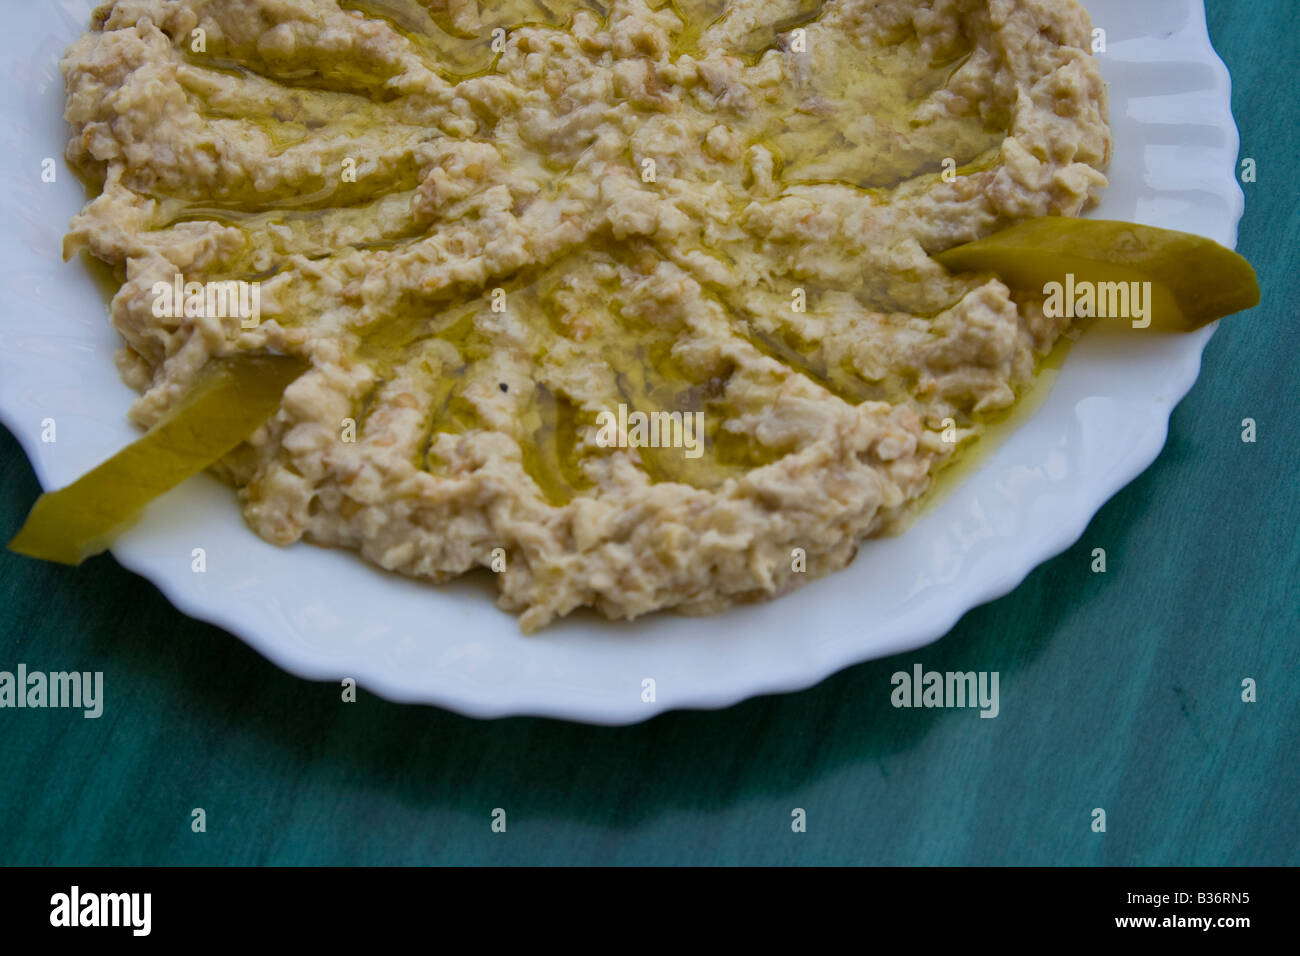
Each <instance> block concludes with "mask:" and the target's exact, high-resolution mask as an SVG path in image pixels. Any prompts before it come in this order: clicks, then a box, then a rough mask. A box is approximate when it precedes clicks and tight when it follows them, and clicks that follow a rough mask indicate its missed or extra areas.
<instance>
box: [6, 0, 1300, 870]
mask: <svg viewBox="0 0 1300 956" xmlns="http://www.w3.org/2000/svg"><path fill="white" fill-rule="evenodd" d="M1208 8H1209V19H1210V27H1211V35H1212V37H1213V38H1214V41H1215V45H1216V47H1217V49H1218V50H1219V51H1220V53H1221V54H1222V55H1223V56H1224V58H1225V60H1226V61H1227V63H1228V65H1229V68H1230V69H1231V71H1232V73H1233V77H1234V95H1233V103H1234V111H1235V114H1236V116H1237V120H1238V123H1239V125H1240V127H1241V132H1242V155H1243V156H1249V157H1253V158H1254V159H1255V160H1256V161H1257V163H1258V167H1259V181H1258V182H1257V183H1255V184H1253V185H1247V186H1246V187H1245V189H1246V191H1247V209H1246V218H1245V220H1244V222H1243V224H1242V231H1241V242H1240V246H1239V248H1240V251H1241V252H1242V253H1243V254H1244V255H1245V256H1247V257H1248V258H1249V259H1250V260H1251V261H1252V262H1253V263H1254V264H1255V266H1256V268H1257V269H1258V271H1259V274H1260V279H1261V283H1262V286H1263V290H1264V304H1263V305H1262V306H1261V307H1260V308H1258V309H1255V310H1254V311H1252V312H1250V313H1247V314H1245V315H1242V316H1238V317H1236V318H1234V319H1232V320H1229V321H1227V322H1225V323H1224V324H1223V326H1222V328H1221V329H1220V331H1219V332H1218V334H1217V335H1216V336H1215V337H1214V339H1213V340H1212V341H1211V343H1210V345H1209V348H1208V350H1207V351H1206V355H1205V366H1204V370H1203V372H1202V374H1201V377H1200V380H1199V381H1198V383H1197V384H1196V387H1195V388H1194V389H1193V391H1192V392H1191V394H1190V395H1189V396H1188V398H1187V399H1186V400H1185V401H1184V402H1183V403H1182V404H1181V405H1180V406H1179V408H1178V409H1177V410H1176V412H1175V413H1174V415H1173V419H1172V422H1171V429H1170V436H1169V442H1168V445H1167V446H1166V448H1165V450H1164V452H1163V454H1162V455H1161V456H1160V458H1159V460H1158V461H1157V462H1156V464H1155V465H1154V466H1153V467H1152V468H1151V469H1150V470H1149V471H1147V472H1146V473H1145V474H1144V475H1142V476H1141V477H1140V478H1139V479H1137V480H1136V481H1135V482H1133V483H1132V484H1131V485H1130V486H1129V487H1128V488H1126V489H1125V490H1124V491H1122V492H1121V493H1120V494H1119V495H1117V496H1116V497H1115V499H1114V500H1112V501H1111V502H1110V503H1109V504H1108V505H1106V507H1105V508H1103V509H1102V511H1101V512H1100V514H1099V515H1098V516H1097V517H1096V519H1095V520H1094V521H1093V522H1092V524H1091V525H1090V527H1089V528H1088V530H1087V531H1086V532H1085V534H1084V536H1083V538H1082V539H1081V540H1080V541H1079V543H1078V544H1076V545H1075V546H1074V547H1073V548H1071V549H1070V550H1069V551H1067V552H1066V553H1064V554H1062V555H1061V556H1060V557H1058V558H1056V559H1055V560H1053V561H1050V562H1048V563H1047V564H1045V565H1044V566H1042V567H1040V568H1039V569H1038V570H1037V571H1035V572H1034V573H1033V574H1031V575H1030V577H1029V578H1028V579H1027V580H1026V581H1025V582H1024V584H1023V585H1022V586H1021V587H1020V588H1018V589H1017V590H1016V591H1015V592H1013V593H1012V594H1011V595H1009V596H1007V597H1006V598H1003V599H1002V600H999V601H997V602H995V603H993V604H990V605H987V606H985V607H982V608H977V609H975V610H973V611H972V612H970V613H969V614H967V615H966V616H965V618H964V619H963V620H962V621H961V622H960V623H959V624H958V625H957V627H956V628H954V630H953V631H952V633H950V634H949V635H948V636H947V637H946V638H944V639H943V640H942V641H941V642H939V643H938V644H935V645H933V646H931V647H928V648H925V649H923V650H921V651H919V652H917V653H914V654H908V655H904V656H902V657H900V658H893V659H889V660H884V661H877V662H873V663H869V664H864V665H860V666H857V667H854V668H851V669H849V670H847V671H844V672H842V673H840V674H838V675H836V676H835V677H833V678H831V679H829V680H827V681H825V682H824V683H822V684H821V685H819V686H818V687H816V688H813V689H811V690H808V691H805V692H803V693H799V694H792V695H788V696H784V697H775V698H763V699H759V700H754V701H750V702H747V703H744V704H741V705H739V706H737V707H733V708H731V709H730V710H727V711H724V712H721V713H677V714H669V715H666V716H664V717H661V718H658V719H656V720H653V721H652V722H650V723H649V724H646V725H642V726H638V727H633V728H627V729H604V728H591V727H584V726H577V725H569V724H563V723H559V722H554V721H547V720H526V719H513V720H504V721H499V722H495V723H482V722H476V721H473V720H468V719H465V718H462V717H458V716H455V715H452V714H448V713H445V712H442V711H439V710H435V709H432V708H422V707H410V706H398V705H393V704H389V703H386V702H384V701H381V700H378V699H376V698H374V697H372V696H370V695H368V694H365V693H364V692H363V693H361V695H360V699H359V701H358V702H357V703H355V704H349V705H344V704H342V703H340V700H339V696H340V695H339V689H338V688H337V687H336V686H334V685H322V684H312V683H308V682H305V681H301V680H298V679H297V678H294V677H291V676H289V675H287V674H285V673H283V672H281V671H279V670H277V669H276V668H275V667H274V666H272V665H271V664H269V663H267V662H266V661H265V660H263V659H262V658H261V657H259V656H258V655H257V654H255V653H254V652H253V651H251V650H249V649H248V648H247V647H246V646H244V644H242V643H241V642H240V641H238V640H236V639H235V638H233V637H231V636H229V635H227V634H225V633H224V632H222V631H220V630H219V629H217V628H214V627H210V626H208V625H205V624H199V623H196V622H194V621H191V620H189V619H188V618H186V617H184V616H183V615H181V614H179V613H178V612H176V611H175V610H174V609H172V608H171V606H170V605H169V604H168V603H167V602H166V600H165V599H163V598H162V596H161V595H160V594H159V593H158V592H157V591H156V590H155V588H154V587H153V586H152V585H150V584H149V583H147V582H146V581H144V580H142V579H140V578H137V577H135V576H134V575H131V574H129V573H127V572H125V571H123V570H122V569H121V568H120V567H119V566H118V565H117V564H116V563H115V562H114V561H113V559H112V558H111V557H107V556H104V557H100V558H97V559H94V560H93V561H91V562H89V563H88V564H87V565H86V566H84V567H82V568H80V569H68V568H62V567H56V566H52V565H45V564H41V563H37V562H33V561H28V560H25V559H22V558H19V557H17V556H16V555H12V554H9V553H7V552H3V553H0V670H6V669H7V670H12V669H13V668H14V667H15V666H16V665H17V663H18V662H20V661H21V662H25V663H26V664H27V665H28V666H29V667H30V668H33V669H41V670H50V671H52V670H64V669H78V670H102V671H103V672H104V682H105V696H106V704H105V711H104V715H103V717H102V718H100V719H98V720H86V719H83V718H82V717H80V716H79V715H78V714H75V713H72V712H68V711H56V710H45V711H33V710H22V711H18V710H0V767H3V772H0V863H4V864H20V863H21V864H111V863H124V864H154V863H170V864H259V863H267V864H290V863H294V864H297V863H334V864H341V863H368V864H374V863H398V864H402V863H410V864H416V863H610V864H619V863H648V864H674V863H697V864H708V863H752V864H782V863H790V864H795V863H888V864H961V863H974V864H1009V863H1028V864H1071V865H1078V864H1290V865H1296V864H1300V828H1298V827H1297V816H1298V814H1297V810H1298V809H1300V807H1298V803H1300V797H1298V796H1297V795H1298V794H1300V771H1298V770H1297V754H1298V753H1300V708H1298V706H1297V703H1298V699H1300V646H1298V641H1297V637H1298V636H1300V598H1297V582H1298V581H1300V540H1298V536H1297V525H1298V522H1297V518H1300V498H1298V496H1297V493H1296V492H1297V480H1296V473H1295V465H1296V456H1297V452H1300V448H1298V447H1297V442H1296V438H1295V435H1296V430H1295V425H1294V420H1295V403H1296V400H1297V398H1300V362H1298V361H1297V356H1300V331H1298V329H1297V326H1298V323H1297V322H1296V320H1295V309H1296V302H1297V301H1298V300H1300V282H1298V280H1297V274H1296V270H1295V268H1294V257H1295V250H1296V249H1297V248H1300V235H1298V234H1297V233H1298V232H1300V215H1298V212H1297V203H1296V192H1297V191H1296V187H1295V179H1294V172H1293V163H1294V161H1295V157H1296V155H1297V150H1298V149H1300V143H1297V139H1296V133H1295V130H1296V129H1297V127H1298V126H1300V105H1298V104H1297V101H1296V98H1295V97H1294V96H1292V95H1288V91H1289V90H1290V88H1291V86H1292V85H1293V82H1294V78H1295V76H1296V75H1297V72H1298V71H1300V57H1298V56H1297V49H1296V45H1295V44H1294V43H1293V42H1291V41H1290V39H1289V31H1288V30H1287V26H1288V24H1289V23H1290V21H1291V14H1292V13H1293V12H1294V10H1293V9H1292V4H1291V3H1290V0H1209V2H1208ZM1243 418H1254V419H1255V420H1256V421H1257V422H1258V428H1259V440H1258V442H1257V443H1255V444H1253V445H1248V444H1243V443H1242V441H1241V439H1240V423H1241V420H1242V419H1243ZM38 491H39V489H38V487H37V485H36V482H35V480H34V478H33V476H32V473H31V469H30V467H29V466H28V464H27V462H26V459H25V458H24V456H23V454H22V452H21V450H20V449H19V448H18V445H17V444H16V442H14V441H13V439H12V438H11V437H9V436H8V434H7V433H3V432H0V534H3V535H5V536H6V539H7V537H8V536H10V535H12V534H13V532H14V531H16V530H17V528H18V527H19V525H20V524H21V521H22V518H23V517H24V515H25V514H26V511H27V509H28V508H29V507H30V505H31V503H32V501H34V500H35V498H36V495H37V493H38ZM1094 547H1104V548H1105V549H1106V551H1107V556H1108V567H1109V570H1108V572H1107V573H1106V574H1104V575H1094V574H1092V573H1091V572H1090V570H1089V562H1090V558H1089V555H1090V552H1091V550H1092V549H1093V548H1094ZM717 626H718V627H727V626H728V624H727V619H726V618H725V617H722V618H719V619H718V623H717ZM541 639H543V640H544V639H545V638H544V637H543V638H541ZM916 662H919V663H922V664H923V665H924V666H925V667H926V668H927V669H935V670H941V671H946V670H987V671H994V670H996V671H999V672H1000V674H1001V687H1000V689H1001V713H1000V715H999V716H998V717H997V718H996V719H994V720H981V719H979V718H978V717H977V715H976V713H975V712H974V711H971V710H896V709H894V708H893V707H892V706H891V705H890V702H889V692H890V690H891V687H890V680H889V679H890V675H891V674H892V673H893V672H894V671H896V670H900V669H910V668H911V666H912V664H913V663H916ZM1244 677H1252V678H1254V679H1255V680H1256V681H1257V682H1258V685H1259V700H1258V702H1257V703H1255V704H1243V703H1242V702H1241V699H1240V685H1241V680H1242V678H1244ZM195 807H202V808H204V809H205V810H206V812H207V832H206V833H203V834H195V833H192V832H191V830H190V825H189V823H190V811H191V810H192V809H193V808H195ZM495 807H503V808H505V809H506V810H507V813H508V831H507V833H506V834H493V833H492V832H491V830H490V815H491V813H492V810H493V808H495ZM795 807H802V808H804V809H805V810H806V811H807V814H808V832H807V833H805V834H793V833H791V830H790V819H791V816H790V814H791V810H792V809H793V808H795ZM1094 807H1103V808H1105V809H1106V812H1107V817H1108V820H1107V832H1106V833H1105V834H1096V833H1093V832H1091V830H1090V827H1089V824H1090V812H1091V810H1092V809H1093V808H1094Z"/></svg>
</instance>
